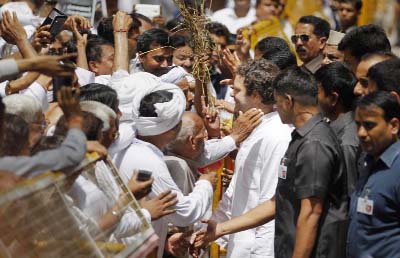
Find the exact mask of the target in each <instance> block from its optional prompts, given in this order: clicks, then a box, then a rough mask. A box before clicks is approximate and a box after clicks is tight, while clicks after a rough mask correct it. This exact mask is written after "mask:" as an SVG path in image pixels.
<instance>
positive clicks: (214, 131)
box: [201, 96, 221, 137]
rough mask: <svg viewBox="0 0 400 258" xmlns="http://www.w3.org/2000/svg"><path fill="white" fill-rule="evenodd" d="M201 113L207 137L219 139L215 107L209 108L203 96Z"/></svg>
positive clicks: (218, 123)
mask: <svg viewBox="0 0 400 258" xmlns="http://www.w3.org/2000/svg"><path fill="white" fill-rule="evenodd" d="M201 112H202V117H203V120H204V125H205V127H206V129H207V133H208V136H209V137H220V135H221V132H220V127H221V125H220V119H219V114H218V111H217V109H216V108H215V107H210V106H207V105H206V100H205V97H204V96H201Z"/></svg>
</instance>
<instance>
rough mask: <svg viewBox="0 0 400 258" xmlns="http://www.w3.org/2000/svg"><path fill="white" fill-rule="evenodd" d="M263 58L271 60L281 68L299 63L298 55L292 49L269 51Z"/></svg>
mask: <svg viewBox="0 0 400 258" xmlns="http://www.w3.org/2000/svg"><path fill="white" fill-rule="evenodd" d="M262 58H263V59H266V60H268V61H271V62H272V63H274V64H275V65H276V66H278V67H279V69H281V70H283V69H286V68H288V67H292V66H296V65H297V59H296V56H295V55H294V54H293V52H292V51H291V50H290V49H289V50H278V51H271V52H269V51H267V52H265V53H264V54H263V56H262Z"/></svg>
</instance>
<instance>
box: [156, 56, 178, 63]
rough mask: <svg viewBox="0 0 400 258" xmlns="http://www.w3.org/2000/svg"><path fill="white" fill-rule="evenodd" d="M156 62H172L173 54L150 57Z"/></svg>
mask: <svg viewBox="0 0 400 258" xmlns="http://www.w3.org/2000/svg"><path fill="white" fill-rule="evenodd" d="M152 58H153V59H154V60H155V61H156V62H157V63H163V62H164V61H167V63H172V58H173V56H172V55H171V56H153V57H152Z"/></svg>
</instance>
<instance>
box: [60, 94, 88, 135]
mask: <svg viewBox="0 0 400 258" xmlns="http://www.w3.org/2000/svg"><path fill="white" fill-rule="evenodd" d="M57 100H58V105H59V106H60V108H61V109H62V111H63V113H64V116H65V118H66V120H67V121H68V122H69V123H71V122H74V120H75V118H78V121H77V122H78V123H79V124H80V125H81V123H82V110H81V106H80V105H79V90H78V91H77V92H75V94H72V87H61V89H60V90H59V91H58V92H57ZM70 127H71V125H70Z"/></svg>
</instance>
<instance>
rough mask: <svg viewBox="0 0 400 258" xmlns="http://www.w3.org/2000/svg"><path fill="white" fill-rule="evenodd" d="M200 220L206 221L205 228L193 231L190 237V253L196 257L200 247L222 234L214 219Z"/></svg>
mask: <svg viewBox="0 0 400 258" xmlns="http://www.w3.org/2000/svg"><path fill="white" fill-rule="evenodd" d="M201 222H203V223H207V228H204V229H201V230H199V231H197V232H195V233H194V234H193V236H192V239H191V243H190V244H191V250H192V251H191V255H192V256H193V257H194V258H197V257H198V255H199V250H200V248H202V247H204V246H206V245H207V244H208V243H210V242H213V241H215V240H216V239H218V238H219V237H221V236H222V234H221V233H220V232H219V227H218V223H217V222H216V221H214V220H208V219H203V220H202V221H201Z"/></svg>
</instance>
